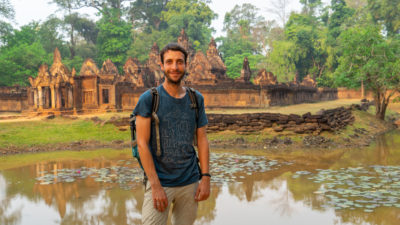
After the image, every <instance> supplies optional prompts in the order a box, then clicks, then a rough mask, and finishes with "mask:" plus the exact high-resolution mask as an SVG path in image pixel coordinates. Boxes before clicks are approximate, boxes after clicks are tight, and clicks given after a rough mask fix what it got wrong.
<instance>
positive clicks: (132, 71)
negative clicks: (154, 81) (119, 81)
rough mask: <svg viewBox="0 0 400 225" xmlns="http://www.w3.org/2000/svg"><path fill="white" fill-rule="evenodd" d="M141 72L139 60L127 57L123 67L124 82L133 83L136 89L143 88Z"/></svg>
mask: <svg viewBox="0 0 400 225" xmlns="http://www.w3.org/2000/svg"><path fill="white" fill-rule="evenodd" d="M142 72H143V71H142V68H141V66H140V63H139V60H137V58H132V57H129V58H128V60H127V61H126V63H125V65H124V73H125V77H124V81H125V82H130V83H133V84H134V85H135V86H136V87H144V82H143V74H142Z"/></svg>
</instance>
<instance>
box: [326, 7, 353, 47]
mask: <svg viewBox="0 0 400 225" xmlns="http://www.w3.org/2000/svg"><path fill="white" fill-rule="evenodd" d="M330 8H331V10H332V14H331V16H330V18H329V22H328V30H329V32H328V42H329V43H330V44H331V45H334V44H335V42H336V41H335V40H336V38H337V37H339V35H340V33H341V32H342V27H341V26H342V24H343V23H344V22H345V21H346V20H347V19H348V18H350V17H351V16H352V15H353V13H354V10H353V9H350V8H349V7H347V5H346V2H345V1H344V0H332V1H331V7H330Z"/></svg>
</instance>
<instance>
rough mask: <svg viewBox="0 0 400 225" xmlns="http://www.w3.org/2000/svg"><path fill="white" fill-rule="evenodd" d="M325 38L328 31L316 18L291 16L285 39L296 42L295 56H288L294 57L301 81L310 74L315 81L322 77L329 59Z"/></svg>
mask: <svg viewBox="0 0 400 225" xmlns="http://www.w3.org/2000/svg"><path fill="white" fill-rule="evenodd" d="M325 37H326V29H324V28H323V27H322V26H321V25H320V24H319V22H318V21H317V19H316V18H315V17H312V16H309V15H306V14H295V13H293V14H292V15H291V16H290V19H289V21H288V23H287V24H286V29H285V38H286V40H287V41H291V42H294V47H295V54H294V55H292V54H288V55H290V56H292V57H293V59H292V60H291V61H292V62H294V64H295V65H296V72H297V73H298V74H299V79H300V80H302V79H303V77H305V76H306V75H308V74H312V75H313V78H314V79H315V78H317V77H320V76H322V74H323V72H324V70H325V66H324V65H325V62H326V59H327V57H328V55H327V52H326V40H325ZM274 50H275V49H274Z"/></svg>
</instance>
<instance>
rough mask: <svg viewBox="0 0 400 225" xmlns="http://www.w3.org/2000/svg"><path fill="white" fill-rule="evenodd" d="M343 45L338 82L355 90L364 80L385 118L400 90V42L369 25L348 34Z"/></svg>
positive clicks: (344, 36)
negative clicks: (387, 109)
mask: <svg viewBox="0 0 400 225" xmlns="http://www.w3.org/2000/svg"><path fill="white" fill-rule="evenodd" d="M340 43H341V48H342V50H343V55H342V56H341V57H340V58H339V67H338V69H337V70H336V72H335V73H336V77H337V79H336V83H337V84H338V85H341V86H349V87H354V83H356V84H357V83H360V82H361V81H364V84H365V87H366V89H367V90H371V91H372V92H373V93H374V98H375V101H376V105H377V109H376V116H377V117H378V118H380V119H384V116H385V111H386V107H387V105H388V104H389V102H390V101H389V100H390V98H391V97H392V95H393V94H394V93H395V92H398V91H399V90H400V41H399V40H397V39H385V38H384V37H383V36H382V34H381V29H380V27H377V26H373V25H369V26H365V27H353V28H351V29H348V30H346V31H344V32H343V33H342V35H341V36H340Z"/></svg>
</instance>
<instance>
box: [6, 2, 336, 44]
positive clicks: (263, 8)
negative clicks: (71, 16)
mask: <svg viewBox="0 0 400 225" xmlns="http://www.w3.org/2000/svg"><path fill="white" fill-rule="evenodd" d="M49 1H50V0H10V3H11V4H12V5H13V7H14V10H15V23H14V25H15V26H17V27H19V26H22V25H26V24H28V23H29V22H31V21H33V20H35V21H39V20H40V21H44V20H45V19H46V18H47V17H48V16H49V15H50V14H53V13H55V12H56V11H57V7H56V6H55V5H54V4H48V2H49ZM272 1H274V0H231V1H229V0H212V3H211V4H210V8H211V9H212V10H213V11H214V12H215V13H217V14H218V19H216V20H214V21H213V22H212V24H211V26H212V27H213V28H214V29H215V30H216V33H215V34H214V35H213V36H215V37H218V36H221V35H223V32H222V27H223V22H224V16H225V13H226V12H229V11H231V10H232V9H233V7H234V6H235V5H236V4H237V5H241V4H243V3H251V4H253V5H255V6H256V7H258V8H259V9H260V15H262V16H264V18H266V19H267V20H272V19H275V18H274V16H273V15H272V14H271V13H269V12H268V11H267V9H268V8H269V7H271V2H272ZM327 1H328V0H325V1H324V2H327ZM288 9H289V10H293V11H297V12H298V11H300V9H301V5H300V3H299V0H290V6H289V7H288ZM79 12H80V13H82V14H85V13H86V14H88V15H92V16H93V15H94V12H95V11H94V10H93V9H90V8H85V9H82V10H81V11H79ZM93 17H94V16H93Z"/></svg>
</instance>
